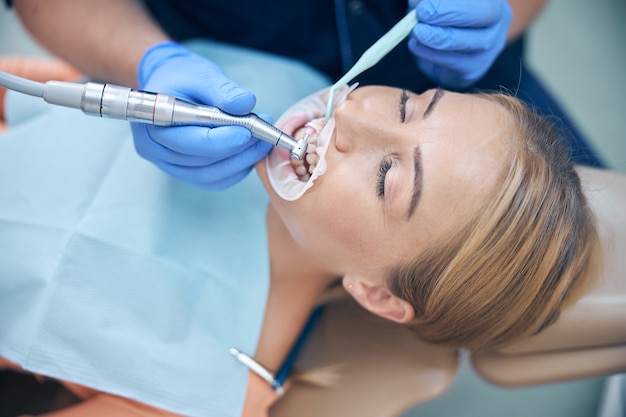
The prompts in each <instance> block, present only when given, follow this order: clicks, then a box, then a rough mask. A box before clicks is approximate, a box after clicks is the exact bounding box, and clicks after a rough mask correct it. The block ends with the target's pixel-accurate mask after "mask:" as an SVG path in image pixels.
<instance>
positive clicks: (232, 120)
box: [0, 71, 307, 160]
mask: <svg viewBox="0 0 626 417" xmlns="http://www.w3.org/2000/svg"><path fill="white" fill-rule="evenodd" d="M0 86H1V87H6V88H9V89H11V90H15V91H18V92H21V93H25V94H29V95H33V96H37V97H41V98H43V99H44V100H45V101H46V102H48V103H50V104H56V105H60V106H64V107H70V108H75V109H79V110H82V111H83V113H85V114H88V115H91V116H98V117H107V118H113V119H122V120H128V121H132V122H142V123H149V124H153V125H158V126H181V125H196V126H207V127H218V126H227V125H235V126H242V127H245V128H246V129H248V130H250V132H251V133H252V136H254V137H256V138H259V139H262V140H264V141H266V142H269V143H271V144H272V145H274V146H277V147H279V148H283V149H286V150H288V151H289V155H290V156H291V159H295V160H301V159H302V158H303V157H304V154H305V153H306V147H307V143H306V140H305V139H301V140H296V139H294V138H292V137H291V136H289V135H287V134H286V133H285V132H283V131H281V130H280V129H278V128H276V127H275V126H273V125H272V124H271V123H268V122H266V121H265V120H263V119H261V118H260V117H259V116H257V115H256V114H254V113H249V114H246V115H242V116H237V115H233V114H229V113H226V112H224V111H222V110H220V109H219V108H217V107H212V106H205V105H199V104H193V103H189V102H187V101H184V100H181V99H178V98H175V97H172V96H169V95H167V94H159V93H151V92H147V91H141V90H134V89H131V88H127V87H121V86H117V85H113V84H100V83H92V82H88V83H84V84H81V83H69V82H62V81H48V82H46V83H44V84H42V83H38V82H35V81H31V80H27V79H24V78H21V77H17V76H15V75H13V74H9V73H6V72H3V71H0Z"/></svg>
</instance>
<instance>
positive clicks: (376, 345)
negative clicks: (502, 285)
mask: <svg viewBox="0 0 626 417" xmlns="http://www.w3.org/2000/svg"><path fill="white" fill-rule="evenodd" d="M579 173H580V175H581V179H582V181H583V186H584V189H585V190H586V194H587V196H588V198H589V200H590V204H591V206H592V208H593V211H594V212H595V214H596V217H597V221H598V225H599V230H600V239H601V240H602V243H603V248H604V256H605V266H604V271H603V272H602V275H601V276H600V277H599V279H598V281H597V282H596V283H595V285H594V287H593V288H592V289H591V290H590V291H589V293H587V294H585V295H584V296H583V297H582V298H581V299H579V300H578V301H577V302H576V304H575V305H573V306H572V307H570V308H569V309H567V310H566V311H565V312H564V313H563V314H562V316H561V318H560V319H559V320H558V322H557V323H556V324H554V325H553V326H551V327H550V328H548V329H547V330H546V331H544V332H542V333H540V334H539V335H537V336H534V337H532V338H529V339H527V340H525V341H523V342H520V343H518V344H516V345H514V346H511V347H508V348H507V349H504V350H501V351H490V352H482V353H480V354H474V355H471V356H470V362H471V366H472V368H473V370H474V372H475V373H477V374H478V375H479V376H480V377H481V378H483V379H485V380H487V381H488V382H490V383H491V384H494V385H496V386H502V387H527V386H533V385H538V384H546V383H554V382H563V381H573V380H579V379H583V378H592V377H600V376H608V375H612V374H620V373H625V372H626V175H625V174H620V173H616V172H610V171H603V170H598V169H592V168H583V167H581V168H579ZM459 354H460V352H457V351H455V350H453V349H445V348H440V347H436V346H432V345H429V344H427V343H424V342H422V341H420V340H419V339H417V338H416V337H415V336H414V335H413V334H411V333H410V332H409V331H408V330H407V329H405V328H404V327H402V326H401V325H396V324H393V323H390V322H386V321H383V320H382V319H377V318H376V317H374V316H372V315H371V314H369V313H367V312H366V311H364V310H363V309H361V308H360V307H359V306H358V305H356V303H355V302H354V301H352V299H350V298H346V299H342V300H340V301H336V302H333V303H330V304H329V305H328V306H327V307H326V308H325V310H324V312H323V315H322V317H321V319H320V320H319V322H318V323H317V325H316V327H315V329H314V330H313V332H312V333H311V335H310V336H309V339H308V341H307V343H306V345H305V346H304V348H303V350H302V352H301V354H300V357H299V359H298V360H297V362H296V367H297V368H301V369H311V368H316V367H320V368H323V367H326V366H333V365H337V366H338V369H339V373H340V376H339V379H338V382H337V383H336V385H335V386H333V388H332V389H328V388H321V387H315V386H309V385H303V384H295V386H293V387H292V388H291V390H290V391H289V393H288V395H286V396H285V397H284V398H282V399H281V400H280V401H279V402H278V403H277V404H276V405H275V406H274V407H273V408H272V410H271V413H270V415H271V417H288V416H298V417H309V416H311V417H313V416H316V417H317V416H325V417H330V416H342V417H349V416H359V417H392V416H399V415H401V414H403V413H405V412H406V411H408V410H409V409H411V408H412V407H414V406H416V405H418V404H422V403H424V402H427V401H429V400H431V399H433V398H435V397H437V396H439V395H441V394H443V393H444V392H446V390H447V389H448V388H449V387H450V386H451V384H452V382H453V380H454V378H455V375H456V372H457V369H458V367H459Z"/></svg>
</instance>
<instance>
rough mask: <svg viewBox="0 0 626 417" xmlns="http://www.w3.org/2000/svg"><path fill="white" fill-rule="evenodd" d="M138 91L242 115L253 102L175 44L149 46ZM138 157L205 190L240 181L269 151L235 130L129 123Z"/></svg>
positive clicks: (211, 67)
mask: <svg viewBox="0 0 626 417" xmlns="http://www.w3.org/2000/svg"><path fill="white" fill-rule="evenodd" d="M138 80H139V87H140V88H141V89H143V90H146V91H152V92H156V93H164V94H169V95H172V96H175V97H178V98H181V99H184V100H187V101H190V102H193V103H198V104H208V105H212V106H216V107H219V108H220V109H222V110H224V111H225V112H228V113H231V114H236V115H242V114H247V113H250V112H251V111H252V109H253V108H254V105H255V104H256V98H255V96H254V94H252V93H251V92H249V91H247V90H245V89H243V88H241V87H240V86H238V85H237V84H235V83H234V82H233V81H231V80H230V79H228V78H227V77H226V76H225V75H224V73H223V72H222V70H221V69H220V68H219V67H218V66H217V65H216V64H214V63H213V62H211V61H210V60H208V59H206V58H204V57H202V56H200V55H197V54H195V53H193V52H191V51H189V50H188V49H187V48H185V47H184V46H182V45H180V44H177V43H175V42H164V43H160V44H157V45H155V46H153V47H151V48H150V49H149V50H148V51H147V52H146V53H145V54H144V56H143V58H142V60H141V63H140V64H139V69H138ZM132 131H133V138H134V141H135V148H136V149H137V153H138V154H139V155H141V156H142V157H144V158H145V159H147V160H149V161H151V162H153V163H154V164H156V165H157V166H158V167H159V168H161V169H162V170H163V171H165V172H167V173H168V174H170V175H172V176H173V177H175V178H178V179H180V180H182V181H185V182H188V183H191V184H194V185H197V186H199V187H202V188H207V189H210V190H220V189H224V188H227V187H229V186H231V185H233V184H235V183H237V182H238V181H240V180H242V179H243V178H244V177H245V176H246V175H248V173H249V172H250V170H251V169H252V167H253V166H254V164H255V163H256V162H257V161H259V160H260V159H262V158H263V157H264V156H265V155H267V153H268V152H269V151H270V149H271V147H272V146H271V145H270V144H269V143H267V142H264V141H261V140H259V139H256V138H253V137H252V136H251V134H250V131H249V130H248V129H245V128H243V127H240V126H222V127H216V128H207V127H201V126H180V127H159V126H152V125H147V124H143V123H132Z"/></svg>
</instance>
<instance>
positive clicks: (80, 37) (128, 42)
mask: <svg viewBox="0 0 626 417" xmlns="http://www.w3.org/2000/svg"><path fill="white" fill-rule="evenodd" d="M13 8H14V9H15V11H16V12H17V14H18V16H19V18H20V20H21V21H22V23H23V25H24V27H25V28H26V29H27V30H28V31H29V32H30V34H31V35H32V36H33V38H34V39H36V40H37V41H38V42H39V43H40V44H41V45H42V46H43V47H45V48H46V49H47V50H49V51H50V52H52V53H53V54H55V55H57V56H59V57H61V58H63V59H64V60H66V61H67V62H69V63H71V64H72V65H74V66H75V67H76V68H78V69H80V70H81V71H82V72H84V73H85V74H88V75H89V76H91V77H92V78H94V79H97V80H106V81H108V82H112V83H116V84H120V85H125V86H128V87H137V67H138V65H139V62H140V60H141V57H142V56H143V54H144V53H145V52H146V50H147V49H148V48H149V47H150V46H152V45H154V44H157V43H159V42H163V41H165V40H167V39H168V36H167V35H166V34H165V33H164V32H163V31H162V30H161V29H160V28H159V26H157V25H156V24H155V23H154V22H153V21H152V19H151V17H150V16H149V15H148V13H147V11H145V10H144V8H143V6H142V5H141V4H140V2H139V1H136V0H105V1H102V0H56V1H40V0H13Z"/></svg>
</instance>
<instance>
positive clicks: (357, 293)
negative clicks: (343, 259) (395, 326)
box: [343, 275, 415, 323]
mask: <svg viewBox="0 0 626 417" xmlns="http://www.w3.org/2000/svg"><path fill="white" fill-rule="evenodd" d="M343 286H344V288H345V289H346V291H347V292H348V293H349V294H350V295H351V296H352V297H353V298H354V299H355V300H356V301H357V302H358V303H359V304H361V306H363V307H364V308H365V309H366V310H368V311H370V312H371V313H374V314H376V315H378V316H380V317H383V318H386V319H388V320H391V321H395V322H396V323H407V322H409V321H411V320H412V319H413V317H414V315H415V312H414V310H413V307H412V306H411V304H409V303H408V302H407V301H405V300H403V299H401V298H399V297H396V296H395V295H394V294H392V293H391V291H389V290H388V289H387V287H385V286H384V285H383V284H382V283H378V282H374V280H371V279H367V278H365V277H360V276H350V275H346V276H345V277H344V278H343Z"/></svg>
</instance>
